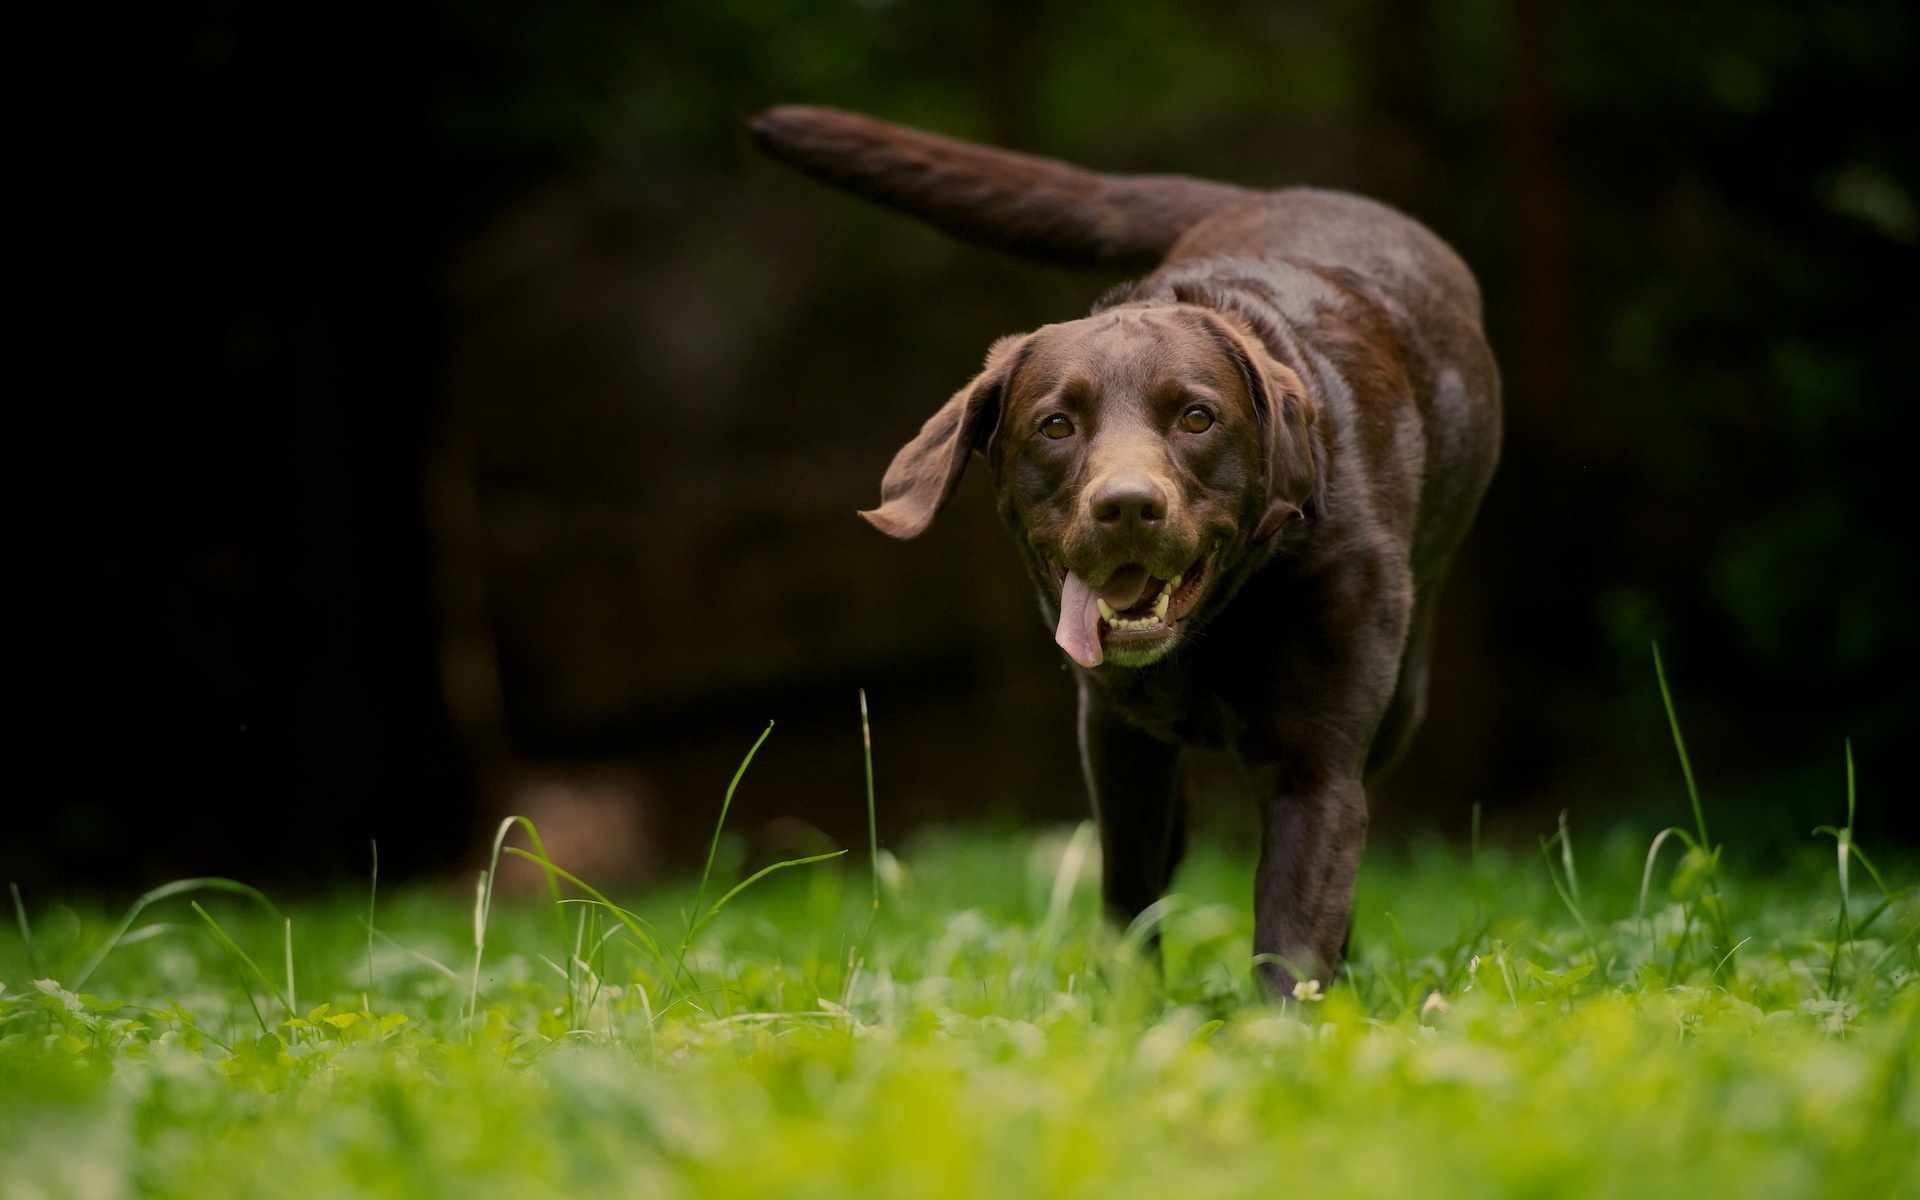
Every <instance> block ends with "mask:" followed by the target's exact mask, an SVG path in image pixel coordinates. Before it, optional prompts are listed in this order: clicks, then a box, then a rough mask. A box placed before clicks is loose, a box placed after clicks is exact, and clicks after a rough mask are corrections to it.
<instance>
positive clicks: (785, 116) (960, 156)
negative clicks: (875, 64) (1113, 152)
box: [749, 104, 1255, 267]
mask: <svg viewBox="0 0 1920 1200" xmlns="http://www.w3.org/2000/svg"><path fill="white" fill-rule="evenodd" d="M749 129H750V130H751V131H752V133H753V138H754V141H755V142H757V143H758V144H759V146H760V148H761V149H762V150H764V151H766V152H767V153H768V154H770V155H772V156H773V157H775V158H777V159H779V160H781V161H782V162H785V163H787V164H789V165H791V166H793V167H796V168H798V169H799V170H801V171H802V172H804V173H806V174H808V175H811V176H813V177H814V178H815V179H819V180H822V181H824V182H826V183H831V184H833V185H835V186H836V187H840V188H844V189H845V190H847V191H849V192H852V193H854V194H855V195H857V196H862V197H865V198H866V199H868V200H872V201H875V202H877V203H880V204H884V205H886V206H887V207H889V208H894V209H898V210H899V211H901V212H904V213H907V214H909V215H911V216H916V217H919V218H920V219H922V220H924V221H927V222H929V223H931V224H933V225H935V226H938V227H939V228H941V229H944V230H946V231H947V232H948V233H951V234H953V235H954V236H955V237H958V238H960V239H962V240H963V241H969V242H973V243H975V244H977V245H982V246H988V247H992V248H993V249H996V250H1005V251H1008V252H1010V253H1013V254H1018V255H1020V256H1021V257H1023V258H1033V259H1040V260H1043V261H1047V262H1057V263H1066V264H1069V265H1075V266H1106V265H1112V266H1127V267H1134V266H1149V265H1152V264H1153V263H1156V262H1158V261H1159V260H1160V258H1161V256H1162V255H1164V254H1165V253H1166V252H1167V250H1168V249H1169V248H1171V247H1172V245H1173V243H1174V242H1175V241H1177V240H1179V237H1180V235H1181V234H1183V233H1185V232H1186V231H1187V230H1188V229H1191V228H1192V227H1193V226H1194V225H1196V224H1198V223H1199V222H1200V221H1201V220H1202V219H1204V218H1205V217H1207V216H1209V215H1210V214H1212V213H1214V212H1217V211H1219V210H1220V209H1222V208H1225V207H1227V206H1228V205H1230V204H1236V203H1239V202H1241V201H1243V200H1248V199H1251V198H1252V197H1253V196H1254V195H1255V193H1253V192H1249V191H1247V190H1246V189H1244V188H1237V187H1232V186H1230V185H1228V184H1224V183H1208V182H1206V181H1205V180H1200V179H1188V178H1185V177H1184V176H1179V175H1103V174H1101V173H1099V172H1097V171H1088V170H1083V169H1082V168H1080V167H1074V166H1069V165H1068V164H1066V163H1063V162H1056V161H1055V160H1053V159H1050V158H1035V157H1033V156H1032V155H1027V154H1016V153H1014V152H1013V151H1010V150H996V149H993V148H991V147H988V146H979V145H975V144H974V143H972V142H962V141H957V140H955V139H953V138H947V137H941V136H940V135H938V134H933V133H927V132H925V131H923V130H919V129H910V128H908V127H907V126H905V125H895V124H892V123H891V122H888V121H881V120H876V119H875V118H873V117H866V116H861V115H860V114H858V113H850V112H842V111H841V110H839V109H833V108H813V107H809V106H806V105H797V104H795V105H785V106H782V107H780V108H770V109H768V110H767V111H766V112H763V113H761V114H760V115H759V116H757V117H755V118H753V120H752V121H751V122H750V123H749Z"/></svg>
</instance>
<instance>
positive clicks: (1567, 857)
mask: <svg viewBox="0 0 1920 1200" xmlns="http://www.w3.org/2000/svg"><path fill="white" fill-rule="evenodd" d="M1555 844H1558V845H1559V847H1560V864H1561V870H1562V871H1564V872H1565V873H1566V882H1565V883H1564V884H1563V883H1561V881H1560V872H1558V871H1555V870H1554V869H1553V858H1552V855H1551V854H1550V853H1549V852H1550V851H1551V850H1552V849H1553V847H1554V845H1555ZM1540 857H1541V859H1542V860H1544V861H1545V862H1546V864H1547V879H1548V880H1549V881H1550V882H1551V883H1552V884H1553V890H1554V891H1555V892H1557V893H1558V894H1559V896H1560V903H1562V904H1564V905H1565V906H1566V908H1567V911H1568V912H1570V913H1572V914H1573V919H1574V921H1575V922H1576V923H1578V924H1579V926H1580V932H1581V933H1582V934H1583V935H1584V936H1585V937H1586V939H1587V946H1588V948H1589V949H1595V950H1597V949H1598V945H1597V943H1596V942H1595V941H1594V938H1593V929H1592V927H1590V926H1589V925H1588V924H1587V914H1586V913H1585V912H1583V911H1581V907H1580V876H1579V875H1578V874H1576V873H1575V871H1574V867H1573V838H1572V836H1571V835H1569V834H1568V832H1567V810H1566V809H1564V808H1563V809H1561V810H1560V829H1559V832H1557V833H1555V834H1554V835H1553V836H1552V837H1550V838H1541V839H1540Z"/></svg>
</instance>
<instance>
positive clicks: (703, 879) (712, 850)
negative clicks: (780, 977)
mask: <svg viewBox="0 0 1920 1200" xmlns="http://www.w3.org/2000/svg"><path fill="white" fill-rule="evenodd" d="M772 733H773V722H772V721H768V722H767V727H766V728H765V729H763V730H761V731H760V736H759V737H758V738H756V739H755V740H754V743H753V746H752V748H750V749H749V750H748V751H747V756H746V757H745V758H743V759H741V760H740V769H739V770H737V771H735V772H734V773H733V782H731V783H729V784H727V795H726V798H725V799H723V800H721V801H720V819H719V820H718V821H716V822H714V826H713V840H712V841H710V842H708V843H707V865H706V866H704V867H702V868H701V870H700V890H699V892H698V893H696V894H695V897H694V901H693V917H692V918H690V919H689V920H688V922H687V936H688V938H689V939H691V938H692V936H693V925H694V923H695V921H697V920H698V919H699V916H700V913H701V912H702V911H704V908H705V905H706V902H707V881H708V880H709V879H711V878H712V877H713V860H714V856H715V855H717V854H718V853H719V852H720V834H721V832H722V831H723V830H725V829H726V827H727V810H728V809H731V808H732V807H733V793H734V789H735V788H738V787H739V786H740V778H741V776H743V775H745V774H746V773H747V768H748V767H749V766H752V765H753V756H754V755H756V754H758V753H760V747H761V745H762V744H763V743H765V742H766V740H767V738H768V736H769V735H770V734H772ZM680 949H681V952H682V953H683V954H684V953H685V951H686V943H684V942H683V943H681V946H680Z"/></svg>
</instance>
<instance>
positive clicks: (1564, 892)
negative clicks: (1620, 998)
mask: <svg viewBox="0 0 1920 1200" xmlns="http://www.w3.org/2000/svg"><path fill="white" fill-rule="evenodd" d="M1556 843H1557V844H1558V845H1559V847H1560V871H1555V870H1554V869H1553V857H1552V855H1551V853H1550V852H1551V851H1552V849H1553V847H1554V845H1555V844H1556ZM1540 857H1541V858H1542V859H1544V860H1545V861H1546V864H1547V879H1548V881H1549V882H1551V883H1552V884H1553V890H1554V891H1555V892H1556V893H1558V894H1559V896H1560V903H1561V904H1564V905H1565V906H1566V909H1567V911H1568V912H1570V913H1572V914H1573V919H1574V921H1575V922H1576V923H1577V924H1578V925H1579V926H1580V932H1581V933H1582V934H1584V935H1585V936H1586V939H1587V945H1588V946H1590V947H1597V945H1598V943H1596V942H1595V941H1594V937H1593V929H1592V928H1591V927H1590V926H1589V925H1588V924H1587V914H1586V913H1585V912H1584V911H1583V910H1582V907H1581V904H1580V876H1579V874H1578V873H1577V872H1576V871H1575V870H1574V866H1573V837H1572V835H1571V834H1569V833H1568V832H1567V810H1566V809H1564V808H1563V809H1561V810H1560V829H1559V831H1558V832H1557V833H1555V834H1554V835H1553V836H1552V837H1550V838H1541V839H1540ZM1562 872H1564V873H1565V876H1566V882H1565V883H1562V882H1561V874H1562ZM1396 926H1397V923H1396Z"/></svg>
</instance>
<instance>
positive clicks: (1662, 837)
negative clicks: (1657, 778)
mask: <svg viewBox="0 0 1920 1200" xmlns="http://www.w3.org/2000/svg"><path fill="white" fill-rule="evenodd" d="M1670 837H1677V838H1679V839H1680V840H1681V842H1682V843H1684V844H1686V845H1688V846H1692V845H1693V844H1694V841H1693V839H1692V838H1690V837H1688V836H1687V831H1686V830H1684V829H1680V828H1677V827H1675V826H1672V825H1669V826H1667V827H1666V828H1665V829H1662V830H1661V831H1660V832H1659V833H1656V834H1654V835H1653V845H1651V846H1648V847H1647V863H1646V866H1645V867H1643V868H1642V869H1641V871H1640V907H1639V908H1638V909H1637V910H1635V912H1636V916H1635V919H1636V920H1639V921H1641V922H1643V923H1644V922H1645V921H1646V919H1647V891H1648V889H1649V888H1651V887H1652V886H1653V863H1654V860H1655V859H1657V858H1659V857H1660V847H1662V846H1664V845H1666V842H1667V839H1668V838H1670Z"/></svg>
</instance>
